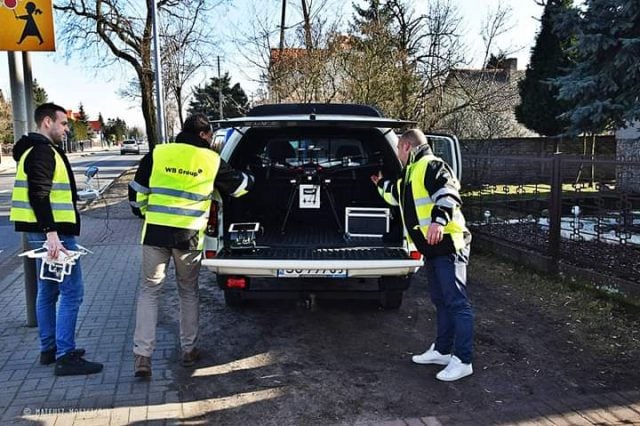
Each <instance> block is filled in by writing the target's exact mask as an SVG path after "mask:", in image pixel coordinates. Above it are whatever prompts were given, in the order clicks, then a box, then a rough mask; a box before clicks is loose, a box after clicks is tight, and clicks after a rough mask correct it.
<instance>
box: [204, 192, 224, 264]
mask: <svg viewBox="0 0 640 426" xmlns="http://www.w3.org/2000/svg"><path fill="white" fill-rule="evenodd" d="M219 208H220V205H219V203H218V202H217V201H216V200H212V201H211V207H210V208H209V220H207V230H206V231H205V233H206V234H207V235H208V236H210V237H217V236H218V210H219ZM212 257H215V254H214V256H212ZM207 258H208V256H207Z"/></svg>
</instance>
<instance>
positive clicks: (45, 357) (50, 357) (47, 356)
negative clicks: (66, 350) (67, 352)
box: [40, 346, 85, 365]
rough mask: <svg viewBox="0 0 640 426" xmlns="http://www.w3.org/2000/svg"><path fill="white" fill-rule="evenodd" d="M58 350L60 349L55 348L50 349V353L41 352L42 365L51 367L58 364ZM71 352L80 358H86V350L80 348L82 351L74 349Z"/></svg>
mask: <svg viewBox="0 0 640 426" xmlns="http://www.w3.org/2000/svg"><path fill="white" fill-rule="evenodd" d="M57 350H58V348H56V347H55V346H54V347H53V349H49V350H48V351H44V352H40V364H41V365H49V364H53V363H54V362H56V351H57ZM71 352H73V353H76V354H78V355H79V356H84V353H85V350H84V349H82V348H80V349H74V350H73V351H71Z"/></svg>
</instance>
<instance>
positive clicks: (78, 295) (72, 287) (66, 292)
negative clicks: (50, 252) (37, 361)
mask: <svg viewBox="0 0 640 426" xmlns="http://www.w3.org/2000/svg"><path fill="white" fill-rule="evenodd" d="M59 237H60V241H61V242H62V245H64V247H65V248H67V249H69V250H77V249H78V247H77V245H76V238H75V237H74V236H71V235H59ZM27 240H28V241H29V245H30V246H31V248H39V247H42V244H43V243H44V242H45V241H46V240H47V236H46V235H45V234H42V233H36V232H27ZM41 265H42V259H40V258H38V259H36V274H37V281H38V296H37V298H36V317H37V318H38V331H39V333H40V351H41V352H44V351H48V350H51V349H53V348H54V347H57V351H56V358H60V357H62V356H64V355H66V354H68V353H69V352H71V351H73V350H74V349H75V348H76V341H75V333H76V321H77V319H78V311H79V309H80V305H81V304H82V297H83V295H84V283H83V282H82V269H81V268H80V261H79V260H76V264H75V265H74V266H73V267H72V268H71V274H70V275H67V276H65V277H64V279H63V280H62V282H60V283H58V282H56V281H51V280H43V279H41V278H40V267H41ZM45 268H46V265H45ZM58 301H59V302H60V303H59V306H58V310H57V313H56V304H57V303H58Z"/></svg>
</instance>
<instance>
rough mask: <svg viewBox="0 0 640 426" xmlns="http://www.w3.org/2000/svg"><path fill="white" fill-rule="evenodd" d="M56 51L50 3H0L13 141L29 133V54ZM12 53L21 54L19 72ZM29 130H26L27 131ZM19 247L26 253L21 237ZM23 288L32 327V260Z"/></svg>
mask: <svg viewBox="0 0 640 426" xmlns="http://www.w3.org/2000/svg"><path fill="white" fill-rule="evenodd" d="M55 49H56V43H55V32H54V29H53V2H52V0H0V51H2V50H6V51H7V56H8V60H9V74H10V75H9V78H10V80H11V100H12V104H13V121H14V122H13V128H14V135H15V137H16V140H17V139H18V138H19V137H20V136H22V135H23V134H24V133H26V132H27V131H28V130H33V128H32V127H31V126H28V125H27V123H31V122H32V119H29V118H28V117H32V116H33V93H32V92H33V86H32V81H31V58H30V57H29V52H32V51H53V50H55ZM15 52H22V68H23V69H22V71H23V72H20V67H19V60H18V57H17V55H16V53H15ZM27 127H29V128H27ZM22 245H23V248H24V249H25V250H28V249H29V244H28V243H27V241H26V236H25V235H24V234H23V237H22ZM23 265H24V287H25V298H26V307H27V326H29V327H35V326H36V325H37V319H36V315H35V304H36V295H37V288H38V287H37V284H36V268H35V261H34V260H33V259H30V260H25V261H24V264H23Z"/></svg>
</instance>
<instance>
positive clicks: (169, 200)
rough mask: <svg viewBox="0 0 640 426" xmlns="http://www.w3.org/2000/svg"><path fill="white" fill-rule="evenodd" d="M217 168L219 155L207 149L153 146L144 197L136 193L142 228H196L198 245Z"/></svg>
mask: <svg viewBox="0 0 640 426" xmlns="http://www.w3.org/2000/svg"><path fill="white" fill-rule="evenodd" d="M219 167H220V157H219V156H218V154H217V153H215V152H214V151H212V150H210V149H207V148H199V147H196V146H193V145H188V144H184V143H171V144H164V145H157V146H156V147H155V148H154V150H153V169H152V170H151V177H150V179H149V188H148V189H149V191H148V196H147V194H144V193H143V192H138V193H137V196H136V204H138V205H139V206H140V207H142V206H144V204H145V203H146V213H145V230H146V225H147V224H153V225H162V226H170V227H174V228H181V229H191V230H194V231H199V234H200V238H199V248H201V246H202V244H203V238H202V237H203V235H204V230H205V229H206V226H207V219H208V214H209V207H210V206H211V197H212V194H213V183H214V181H215V178H216V175H217V173H218V168H219ZM141 188H143V187H141ZM134 189H136V188H134ZM142 238H143V240H144V232H143V234H142Z"/></svg>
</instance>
